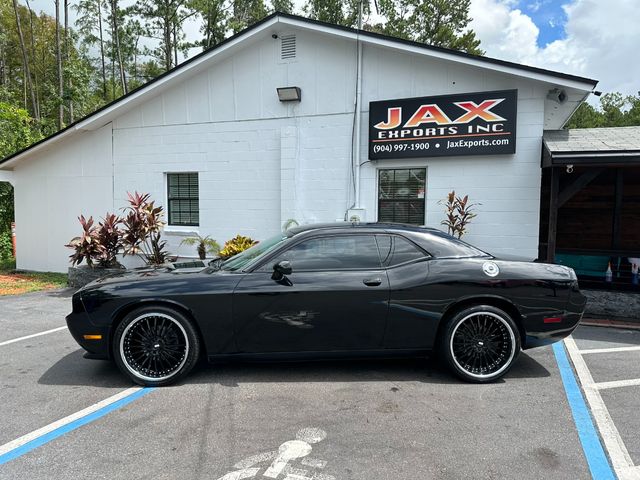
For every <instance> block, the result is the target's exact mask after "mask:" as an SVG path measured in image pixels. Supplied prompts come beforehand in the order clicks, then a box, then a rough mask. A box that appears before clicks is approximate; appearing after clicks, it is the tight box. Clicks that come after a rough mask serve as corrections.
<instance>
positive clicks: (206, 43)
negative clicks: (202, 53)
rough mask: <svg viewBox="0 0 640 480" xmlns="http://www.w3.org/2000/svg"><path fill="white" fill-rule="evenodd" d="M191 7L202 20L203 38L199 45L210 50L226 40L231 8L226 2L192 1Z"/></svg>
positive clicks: (221, 0)
mask: <svg viewBox="0 0 640 480" xmlns="http://www.w3.org/2000/svg"><path fill="white" fill-rule="evenodd" d="M190 6H191V8H192V9H193V10H194V11H195V12H196V14H197V15H198V16H200V18H202V25H201V26H200V33H201V34H202V35H203V38H202V39H200V41H199V42H197V43H196V44H197V45H200V46H202V49H203V50H208V49H209V48H211V47H213V46H214V45H217V44H218V43H220V42H221V41H222V40H224V39H225V37H226V34H227V30H228V28H229V25H228V22H229V6H228V5H227V3H226V0H192V1H191V4H190Z"/></svg>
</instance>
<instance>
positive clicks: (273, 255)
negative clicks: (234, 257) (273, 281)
mask: <svg viewBox="0 0 640 480" xmlns="http://www.w3.org/2000/svg"><path fill="white" fill-rule="evenodd" d="M363 236H364V237H372V238H373V242H374V243H375V245H376V252H377V255H378V267H377V268H330V269H326V268H315V269H305V270H299V269H296V268H295V266H293V273H297V272H301V273H308V272H370V271H373V270H375V271H383V270H386V268H385V267H384V266H383V265H382V259H381V258H380V248H379V247H378V241H377V240H376V238H375V236H376V233H375V232H348V233H330V234H326V233H325V234H319V235H313V236H309V237H304V238H301V239H300V240H299V241H297V242H294V243H291V244H288V245H286V246H283V247H282V249H278V250H277V251H274V252H271V253H270V254H269V255H268V257H266V258H265V259H264V260H263V261H261V262H259V263H258V264H256V265H255V267H253V268H251V270H250V272H252V273H253V272H259V273H271V272H272V271H273V270H272V268H273V266H271V268H269V269H264V267H265V266H267V265H270V262H272V261H273V259H274V258H276V257H277V256H278V255H281V254H283V253H285V252H287V251H288V250H290V249H292V248H295V247H296V246H297V245H299V244H301V243H303V242H306V241H311V240H318V239H321V238H340V237H363Z"/></svg>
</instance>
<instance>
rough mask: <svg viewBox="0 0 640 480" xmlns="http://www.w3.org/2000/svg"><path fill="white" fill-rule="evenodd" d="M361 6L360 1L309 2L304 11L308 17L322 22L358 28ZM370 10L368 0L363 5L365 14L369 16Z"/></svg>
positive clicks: (327, 0)
mask: <svg viewBox="0 0 640 480" xmlns="http://www.w3.org/2000/svg"><path fill="white" fill-rule="evenodd" d="M359 4H360V0H308V1H307V3H305V5H304V7H303V9H302V10H303V12H304V13H305V14H306V15H307V16H308V17H310V18H313V19H315V20H320V21H321V22H327V23H333V24H336V25H343V26H345V27H357V26H358V14H359ZM369 10H370V4H369V1H368V0H367V1H365V2H364V3H363V13H365V14H367V13H368V12H369Z"/></svg>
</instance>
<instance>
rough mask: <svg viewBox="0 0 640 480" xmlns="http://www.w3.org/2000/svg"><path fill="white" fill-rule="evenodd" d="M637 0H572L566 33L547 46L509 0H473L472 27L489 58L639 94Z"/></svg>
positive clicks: (534, 27) (567, 12)
mask: <svg viewBox="0 0 640 480" xmlns="http://www.w3.org/2000/svg"><path fill="white" fill-rule="evenodd" d="M634 3H635V1H633V0H611V1H608V2H602V1H597V0H573V1H572V2H571V3H568V4H566V5H565V6H564V7H563V8H564V10H565V13H566V15H567V22H566V24H565V33H566V36H565V38H564V39H561V40H556V41H554V42H552V43H550V44H548V45H546V46H545V47H544V48H540V47H538V46H537V37H538V33H539V30H538V28H537V27H536V26H535V24H534V22H533V20H532V19H531V18H530V17H529V16H528V15H526V14H524V13H522V12H521V11H520V10H517V9H513V8H512V5H513V3H512V2H511V1H510V0H472V2H471V9H470V14H471V16H472V17H473V21H472V23H471V28H473V29H474V30H475V31H476V33H477V35H478V38H480V40H481V41H482V45H481V48H483V49H484V50H485V51H486V52H487V55H488V56H490V57H496V58H502V59H505V60H511V61H515V62H519V63H524V64H527V65H534V66H538V67H542V68H548V69H551V70H558V71H561V72H565V73H572V74H575V75H581V76H586V77H589V78H595V79H597V80H600V83H599V85H598V87H597V88H598V90H602V91H604V92H610V91H620V92H622V93H624V94H637V92H638V90H640V81H639V80H637V79H639V78H640V62H638V61H637V60H636V59H637V58H638V52H637V50H638V46H639V45H640V29H638V28H637V25H636V23H637V5H634Z"/></svg>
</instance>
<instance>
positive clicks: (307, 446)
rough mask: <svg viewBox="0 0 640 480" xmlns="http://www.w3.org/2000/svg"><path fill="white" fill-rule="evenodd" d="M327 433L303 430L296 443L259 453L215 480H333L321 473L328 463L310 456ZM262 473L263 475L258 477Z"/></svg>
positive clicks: (317, 429)
mask: <svg viewBox="0 0 640 480" xmlns="http://www.w3.org/2000/svg"><path fill="white" fill-rule="evenodd" d="M326 437H327V433H326V432H325V431H324V430H322V429H320V428H302V429H300V430H298V433H296V438H295V440H289V441H287V442H284V443H283V444H282V445H280V447H279V448H278V450H273V451H270V452H265V453H259V454H257V455H252V456H251V457H248V458H245V459H244V460H242V461H240V462H238V463H236V464H235V465H234V466H233V468H235V469H236V470H234V471H232V472H229V473H227V474H225V475H223V476H222V477H220V478H219V479H218V480H243V479H245V478H262V479H265V478H270V479H274V480H336V478H335V477H334V476H333V475H327V474H325V473H322V472H321V470H323V469H324V468H325V466H326V465H327V462H326V461H324V460H318V459H315V458H312V457H310V456H309V454H310V453H311V451H312V450H313V447H312V445H314V444H316V443H319V442H321V441H322V440H324V439H325V438H326ZM261 471H262V474H260V475H259V473H260V472H261Z"/></svg>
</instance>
